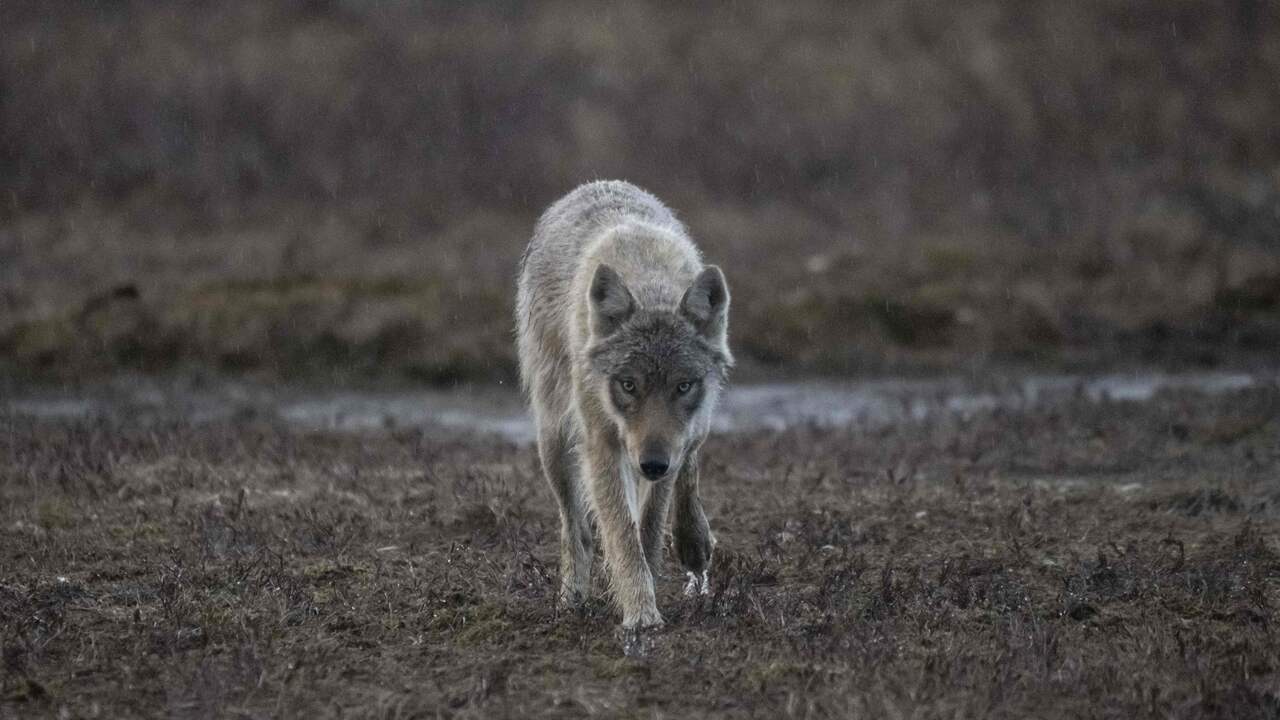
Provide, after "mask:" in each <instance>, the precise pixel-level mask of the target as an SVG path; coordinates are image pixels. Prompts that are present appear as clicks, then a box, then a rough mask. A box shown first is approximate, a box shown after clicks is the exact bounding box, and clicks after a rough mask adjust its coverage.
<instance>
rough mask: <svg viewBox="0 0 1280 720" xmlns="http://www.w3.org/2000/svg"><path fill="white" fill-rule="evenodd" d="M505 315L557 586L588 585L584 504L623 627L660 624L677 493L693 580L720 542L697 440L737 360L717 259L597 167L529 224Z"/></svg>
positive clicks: (639, 193) (677, 522)
mask: <svg viewBox="0 0 1280 720" xmlns="http://www.w3.org/2000/svg"><path fill="white" fill-rule="evenodd" d="M516 316H517V321H516V325H517V328H516V331H517V336H518V350H519V355H520V374H521V380H522V383H523V386H524V389H525V392H526V393H527V395H528V398H529V403H530V407H531V410H532V414H533V417H534V421H535V423H536V425H537V438H538V455H539V458H540V460H541V463H542V470H543V472H544V474H545V475H546V478H547V481H548V483H550V485H551V487H552V489H553V490H554V491H555V496H556V500H557V502H558V504H559V510H560V525H561V533H560V575H561V585H560V600H561V601H562V602H566V603H575V602H578V601H580V600H582V599H584V598H585V597H587V594H588V591H589V587H590V581H591V561H592V553H593V533H592V518H594V520H595V524H596V525H598V527H599V531H600V538H601V540H602V541H603V545H604V560H605V567H606V569H607V572H608V577H609V585H610V589H611V592H612V596H613V600H614V603H615V604H616V605H617V607H618V609H619V610H620V611H621V613H622V624H623V627H624V628H628V629H634V628H639V627H649V626H655V625H661V624H662V615H661V614H659V612H658V608H657V604H656V602H655V599H654V578H655V577H657V576H659V575H660V572H659V571H660V569H661V564H662V555H663V545H664V535H665V531H666V527H665V526H666V520H667V514H668V508H669V507H670V506H671V503H672V500H673V498H674V502H675V507H674V517H673V519H672V539H673V545H674V546H675V550H676V554H677V555H678V556H679V558H680V562H681V564H682V565H683V567H684V568H685V570H686V571H687V572H689V573H692V574H693V575H692V576H691V578H692V579H691V584H692V585H696V584H697V583H698V578H701V583H702V588H703V590H704V591H705V581H706V573H707V568H708V566H709V565H710V563H711V554H712V549H713V547H714V545H715V539H714V536H713V535H712V534H711V529H710V526H709V525H708V523H707V518H706V515H705V514H704V512H703V509H702V501H701V499H700V498H699V495H698V452H699V450H700V448H701V447H702V444H703V441H704V440H705V439H706V437H707V431H708V429H709V427H710V422H711V416H712V412H713V410H714V407H715V404H716V400H717V398H718V396H719V395H720V392H721V390H722V388H723V386H724V384H725V381H726V377H727V373H728V371H729V369H730V368H731V367H732V365H733V356H732V355H731V354H730V351H729V345H728V319H729V288H728V285H727V284H726V283H725V278H724V274H723V273H722V272H721V271H720V269H719V268H718V267H716V266H714V265H704V264H703V262H702V258H701V255H700V253H699V251H698V249H697V247H696V246H695V245H694V244H693V241H692V240H691V239H690V238H689V234H688V233H687V232H686V231H685V228H684V226H683V225H682V224H681V223H680V221H678V220H677V219H676V217H675V215H673V214H672V212H671V210H669V209H668V208H667V207H666V206H665V205H663V204H662V203H661V202H659V201H658V199H657V198H655V197H654V196H653V195H650V194H649V193H647V192H645V191H644V190H641V189H640V188H638V187H636V186H634V185H631V184H629V183H625V182H618V181H608V182H592V183H588V184H586V185H582V186H580V187H578V188H577V189H575V190H574V191H572V192H570V193H569V194H568V195H566V196H565V197H563V198H562V199H560V200H559V201H558V202H556V203H555V204H553V205H552V206H551V207H550V208H549V209H548V210H547V211H546V213H544V214H543V215H542V217H541V219H540V220H539V221H538V223H537V226H536V227H535V228H534V232H533V238H532V239H531V240H530V242H529V247H528V249H527V251H526V252H525V256H524V260H523V263H522V268H521V271H520V281H519V287H518V289H517V299H516Z"/></svg>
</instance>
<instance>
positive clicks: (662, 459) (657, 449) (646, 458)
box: [640, 440, 671, 480]
mask: <svg viewBox="0 0 1280 720" xmlns="http://www.w3.org/2000/svg"><path fill="white" fill-rule="evenodd" d="M670 468H671V455H670V453H668V452H667V449H666V448H665V447H663V443H662V442H661V441H654V440H650V441H649V442H647V443H645V445H644V450H643V451H642V452H641V453H640V472H642V473H644V476H645V477H647V478H649V479H650V480H657V479H659V478H661V477H662V476H663V475H666V474H667V470H668V469H670Z"/></svg>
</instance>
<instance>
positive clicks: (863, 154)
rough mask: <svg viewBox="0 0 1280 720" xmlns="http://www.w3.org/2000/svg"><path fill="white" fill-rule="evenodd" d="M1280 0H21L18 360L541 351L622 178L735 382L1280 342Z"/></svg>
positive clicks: (305, 373) (129, 364) (16, 79)
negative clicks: (678, 260) (526, 305)
mask: <svg viewBox="0 0 1280 720" xmlns="http://www.w3.org/2000/svg"><path fill="white" fill-rule="evenodd" d="M1278 8H1280V5H1278V4H1277V3H1273V2H1266V1H1265V0H1224V1H1223V2H1213V3H1209V2H1179V1H1175V0H1134V1H1132V2H1118V1H1115V0H1088V1H1085V2H1078V3H1062V2H1054V1H1051V0H986V1H983V0H971V1H966V2H955V3H932V2H911V1H908V0H875V1H871V2H862V3H852V4H850V3H835V2H832V3H819V2H810V3H778V2H773V1H772V0H742V1H740V2H732V3H714V4H701V3H700V4H697V5H696V7H695V6H694V5H693V4H691V3H688V4H686V3H644V4H642V3H620V4H605V3H598V2H541V3H536V4H534V3H527V4H526V3H510V2H494V3H476V4H462V3H452V2H451V3H409V2H373V1H370V0H365V1H360V0H347V1H342V0H332V1H327V2H326V1H323V0H317V1H313V2H292V3H287V2H279V3H265V2H218V3H204V2H164V3H155V2H137V3H134V2H124V1H119V2H117V1H102V2H59V3H42V2H22V1H14V0H7V1H6V2H3V3H0V363H3V368H4V370H5V371H6V372H7V373H8V374H9V375H10V376H11V377H20V378H33V379H48V380H55V381H57V380H68V379H83V378H89V377H93V376H95V375H100V374H111V373H118V372H121V371H128V372H137V371H141V372H155V373H169V372H184V371H191V370H196V371H200V372H204V371H214V372H229V373H245V374H253V375H258V376H264V377H272V378H274V377H278V378H282V379H291V380H300V379H316V378H325V379H328V378H339V379H347V380H353V381H359V380H363V379H369V378H392V379H396V380H407V381H412V382H421V383H432V384H449V383H455V382H464V381H472V380H477V381H493V380H509V379H511V378H514V377H515V361H514V348H513V343H512V330H511V328H512V325H513V320H512V314H511V305H512V296H513V291H514V279H515V276H516V272H517V264H518V261H519V257H520V255H521V253H522V251H523V249H524V246H525V243H526V242H527V240H528V237H529V233H530V231H531V229H532V225H533V222H534V221H535V219H536V218H537V216H538V214H539V213H540V212H541V210H542V209H543V208H545V207H546V205H547V204H549V203H550V202H552V201H554V200H555V199H556V198H557V197H559V196H560V195H562V194H564V193H565V192H567V191H569V190H570V189H572V188H573V187H574V186H575V185H577V184H579V183H581V182H584V181H587V180H591V179H598V178H623V179H628V180H631V181H633V182H635V183H637V184H639V185H641V186H643V187H646V188H647V189H649V190H651V191H653V192H654V193H655V194H657V195H658V196H659V197H661V198H663V199H664V200H665V201H666V202H667V203H668V204H670V205H671V206H672V207H673V208H674V209H675V210H676V211H677V213H678V214H679V215H680V216H681V217H682V219H684V220H685V222H686V223H687V224H688V226H689V227H690V229H691V230H692V232H693V234H694V237H695V238H696V239H697V240H698V242H699V243H700V244H701V245H702V247H703V248H704V251H705V254H706V255H707V256H708V259H709V260H711V261H713V262H716V263H719V264H720V265H722V266H723V267H724V268H725V270H726V273H727V274H728V277H729V280H730V285H731V287H732V289H733V293H734V309H733V315H732V331H731V334H732V338H733V344H734V347H735V351H736V352H737V354H738V356H739V358H740V361H741V365H742V368H741V374H740V377H745V378H746V379H753V378H755V379H759V378H763V377H778V376H795V375H815V374H816V375H837V376H838V375H850V374H879V373H891V372H892V373H911V372H928V371H937V370H957V369H961V370H971V371H974V370H979V369H983V368H990V367H1006V366H1009V367H1017V366H1026V365H1032V366H1035V367H1038V368H1053V369H1063V370H1068V369H1077V370H1078V369H1090V368H1102V367H1106V368H1114V367H1117V366H1129V365H1144V366H1158V367H1167V368H1183V367H1187V366H1195V367H1205V366H1222V365H1239V364H1249V363H1259V362H1267V361H1272V362H1273V361H1274V359H1275V357H1276V355H1275V352H1276V349H1277V348H1280V120H1277V118H1280V80H1278V78H1280V10H1278Z"/></svg>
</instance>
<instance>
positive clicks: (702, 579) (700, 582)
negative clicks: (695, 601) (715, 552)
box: [684, 570, 711, 597]
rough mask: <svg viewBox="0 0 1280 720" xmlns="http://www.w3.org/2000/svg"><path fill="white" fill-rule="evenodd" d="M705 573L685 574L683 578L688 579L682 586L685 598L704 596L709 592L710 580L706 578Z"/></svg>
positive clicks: (704, 571)
mask: <svg viewBox="0 0 1280 720" xmlns="http://www.w3.org/2000/svg"><path fill="white" fill-rule="evenodd" d="M707 572H708V571H707V570H703V571H702V572H701V573H695V572H687V573H685V577H687V578H689V580H688V581H687V582H686V583H685V584H684V595H685V597H695V596H697V595H706V594H708V593H710V592H711V579H710V578H708V577H707Z"/></svg>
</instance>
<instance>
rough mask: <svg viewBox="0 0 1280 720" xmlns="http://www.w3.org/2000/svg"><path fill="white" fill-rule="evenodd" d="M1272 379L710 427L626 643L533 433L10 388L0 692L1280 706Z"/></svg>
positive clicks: (141, 697)
mask: <svg viewBox="0 0 1280 720" xmlns="http://www.w3.org/2000/svg"><path fill="white" fill-rule="evenodd" d="M1275 400H1276V391H1275V390H1274V389H1267V388H1263V389H1253V390H1247V391H1242V392H1238V393H1232V394H1228V395H1223V396H1215V397H1211V396H1201V395H1196V394H1190V393H1165V394H1162V395H1160V396H1158V397H1157V399H1156V400H1155V401H1153V402H1151V403H1144V404H1134V403H1115V402H1110V403H1101V404H1095V403H1089V402H1084V401H1080V402H1076V403H1069V404H1067V405H1065V406H1055V407H1053V408H1047V409H1041V410H1035V409H1033V410H1028V411H1025V412H1023V411H1020V412H1012V411H1007V410H1000V411H992V412H981V413H978V414H977V415H976V416H973V417H969V418H963V419H962V418H956V417H950V416H948V417H939V418H936V419H931V420H926V421H921V422H906V423H899V424H896V425H891V426H888V427H877V428H870V427H865V428H860V427H853V428H848V429H821V428H816V427H802V428H797V429H793V430H788V431H785V432H779V433H754V434H748V435H733V436H721V437H716V438H713V439H712V440H711V441H710V442H709V447H708V448H707V451H706V453H705V456H706V458H705V462H706V472H705V475H706V478H707V480H706V482H705V483H704V485H705V487H706V494H707V505H708V511H709V515H710V517H711V520H712V525H713V528H714V529H715V531H716V533H717V535H718V538H719V540H720V544H719V546H718V551H717V552H718V554H717V556H716V560H715V564H714V567H713V572H712V588H711V592H710V593H709V594H708V595H706V596H702V597H694V598H687V597H685V596H684V595H683V594H682V592H681V585H682V582H681V580H682V578H680V577H679V573H677V572H675V568H673V567H671V566H668V567H667V571H668V573H667V574H668V577H667V578H665V579H664V580H662V581H661V582H660V589H659V607H660V608H661V610H662V612H663V613H664V615H665V617H666V620H667V625H666V628H665V629H663V630H662V631H660V632H658V633H656V634H653V635H652V636H649V637H646V638H644V644H643V647H642V648H641V650H642V652H639V653H635V655H637V656H635V657H627V656H626V655H624V654H623V645H622V641H621V639H620V638H619V637H618V635H617V633H616V625H617V618H616V616H615V614H614V613H613V612H612V611H611V610H610V608H609V607H608V605H607V604H606V603H605V602H604V601H603V600H594V601H592V602H590V603H588V604H587V605H586V606H585V607H583V608H581V609H580V610H576V611H564V610H558V609H556V608H555V606H554V604H553V597H554V594H555V592H554V590H555V587H556V584H555V582H556V581H555V579H556V560H555V557H556V550H555V545H556V532H557V518H556V515H555V512H554V509H553V506H552V503H551V500H550V496H549V493H548V491H547V490H546V488H545V487H544V483H543V481H542V479H541V478H540V477H539V476H538V474H537V471H536V463H535V458H534V455H533V452H532V449H531V448H530V447H528V446H524V445H513V444H509V443H504V442H500V441H494V440H485V439H471V440H456V439H452V440H446V439H440V437H437V436H435V435H433V434H430V433H428V432H425V431H421V430H395V429H388V430H382V431H376V432H372V431H371V432H369V433H366V434H349V433H346V434H329V433H317V432H305V431H301V430H298V429H296V428H291V427H289V426H287V425H284V424H281V423H276V422H268V421H263V420H258V419H254V418H247V419H238V420H236V421H225V422H222V421H219V422H215V423H209V424H201V425H192V424H188V423H183V422H167V421H157V422H147V423H143V422H136V421H120V420H106V419H100V420H78V421H71V420H36V419H31V418H24V417H16V416H12V415H9V416H0V563H2V567H3V572H2V573H0V641H2V642H3V648H2V649H3V665H2V666H0V668H2V673H0V678H2V680H0V717H14V718H16V717H53V716H58V715H62V714H65V715H70V716H73V717H123V716H171V715H177V716H184V717H186V716H190V717H204V716H215V715H217V716H226V715H236V716H244V717H273V716H274V717H279V716H300V715H307V716H312V717H336V716H339V715H344V716H346V715H353V716H377V717H417V716H425V717H532V716H555V717H587V716H605V717H655V716H680V717H784V716H786V717H831V716H841V717H844V716H849V715H852V714H856V715H869V716H880V717H888V716H898V715H901V716H911V717H955V716H966V717H1080V716H1103V715H1107V716H1123V717H1156V716H1160V717H1163V716H1169V715H1177V716H1182V717H1224V718H1226V717H1231V718H1248V717H1275V715H1276V713H1277V711H1280V696H1278V695H1277V687H1280V685H1278V683H1280V651H1278V650H1277V647H1280V644H1278V643H1277V642H1276V638H1275V637H1274V632H1275V627H1276V623H1277V621H1278V620H1280V617H1278V616H1277V607H1278V605H1277V604H1278V603H1280V539H1278V538H1277V535H1276V531H1275V528H1276V527H1277V525H1276V521H1277V507H1278V505H1277V503H1278V502H1280V492H1277V490H1276V487H1275V477H1276V473H1277V471H1278V470H1280V445H1277V443H1276V442H1275V438H1276V437H1277V433H1280V425H1277V422H1278V421H1277V420H1276V419H1275V418H1274V417H1271V416H1269V415H1268V416H1267V417H1268V418H1269V419H1266V420H1264V421H1256V422H1255V421H1254V420H1250V423H1249V425H1250V431H1249V432H1244V433H1238V432H1232V433H1227V434H1225V435H1222V434H1215V433H1208V432H1199V431H1188V430H1186V428H1198V427H1201V424H1202V423H1204V422H1207V421H1206V420H1205V419H1206V418H1228V419H1229V418H1234V417H1238V416H1240V414H1241V413H1242V412H1245V411H1247V412H1248V413H1249V417H1250V418H1255V417H1259V415H1257V414H1256V413H1253V411H1252V410H1249V409H1251V408H1254V409H1256V408H1270V407H1274V403H1275ZM1241 408H1243V409H1245V410H1243V411H1242V410H1241ZM1180 428H1181V429H1180ZM597 569H598V568H597ZM598 574H599V573H598V572H597V575H598Z"/></svg>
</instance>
